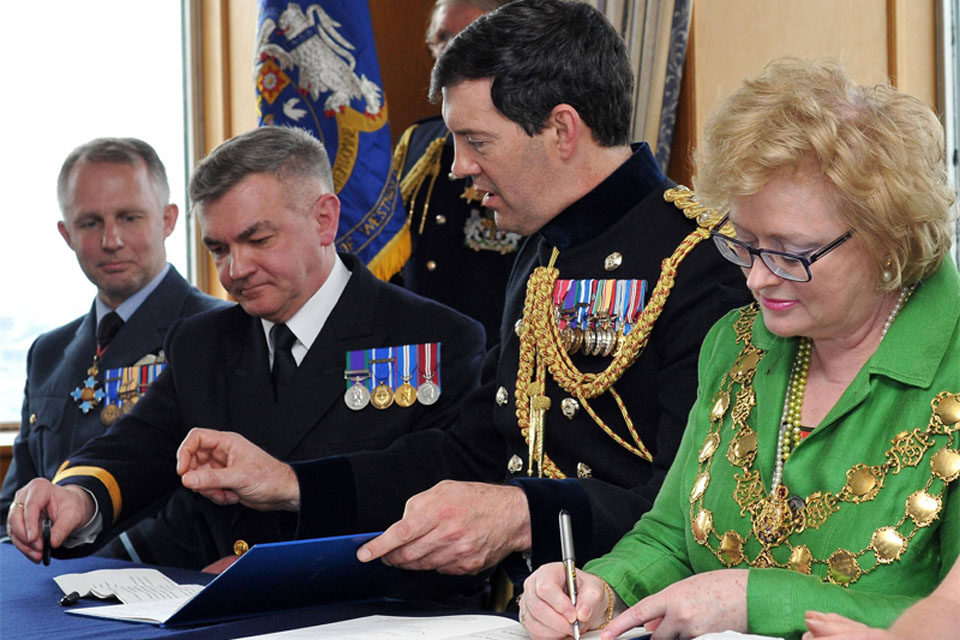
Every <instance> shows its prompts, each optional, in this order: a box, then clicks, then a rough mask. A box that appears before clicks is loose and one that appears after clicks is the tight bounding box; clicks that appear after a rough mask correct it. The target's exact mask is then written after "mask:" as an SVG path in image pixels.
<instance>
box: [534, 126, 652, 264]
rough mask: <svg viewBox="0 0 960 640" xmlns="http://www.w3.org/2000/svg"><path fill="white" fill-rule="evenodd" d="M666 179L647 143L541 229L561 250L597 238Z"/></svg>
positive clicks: (547, 238) (638, 147) (549, 240)
mask: <svg viewBox="0 0 960 640" xmlns="http://www.w3.org/2000/svg"><path fill="white" fill-rule="evenodd" d="M665 179H666V178H665V177H664V175H663V172H662V171H660V166H659V165H658V164H657V160H656V158H654V157H653V154H652V153H651V152H650V146H649V145H648V144H647V143H646V142H642V143H640V144H637V145H634V146H633V155H631V156H630V158H628V159H627V161H626V162H624V163H623V164H622V165H620V166H619V167H617V169H616V170H615V171H614V172H613V173H611V174H610V175H609V176H607V178H606V179H605V180H604V181H603V182H601V183H600V184H598V185H597V186H596V187H594V188H593V190H592V191H590V192H589V193H587V195H585V196H583V197H582V198H580V199H579V200H577V201H576V202H574V203H573V204H572V205H570V206H569V207H567V208H566V209H565V210H563V211H561V212H560V214H559V215H557V216H556V217H555V218H553V219H552V220H551V221H550V222H548V223H547V224H546V225H544V226H543V228H542V229H540V231H539V233H540V235H541V236H542V237H543V238H544V239H546V240H547V242H549V243H550V244H552V245H553V246H555V247H557V248H558V249H560V250H561V251H563V250H565V249H569V248H570V247H575V246H577V245H579V244H582V243H583V242H586V241H587V240H590V239H592V238H595V237H597V236H598V235H600V234H601V233H602V232H604V231H606V230H607V229H608V228H610V227H611V226H613V225H614V224H616V223H617V222H618V221H619V220H620V218H622V217H623V216H625V215H626V214H627V213H628V212H629V211H630V210H631V209H633V208H634V207H635V206H636V205H637V204H638V203H639V202H640V201H641V200H643V199H644V198H645V197H647V195H648V194H649V193H650V192H651V191H652V190H653V189H654V188H656V187H657V186H658V185H660V184H662V183H663V181H664V180H665Z"/></svg>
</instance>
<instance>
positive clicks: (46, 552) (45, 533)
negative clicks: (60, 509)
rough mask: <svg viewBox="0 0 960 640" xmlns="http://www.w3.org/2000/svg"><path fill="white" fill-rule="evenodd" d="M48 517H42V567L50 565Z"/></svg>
mask: <svg viewBox="0 0 960 640" xmlns="http://www.w3.org/2000/svg"><path fill="white" fill-rule="evenodd" d="M50 524H51V523H50V516H47V515H44V516H43V552H42V553H43V566H45V567H46V566H49V565H50Z"/></svg>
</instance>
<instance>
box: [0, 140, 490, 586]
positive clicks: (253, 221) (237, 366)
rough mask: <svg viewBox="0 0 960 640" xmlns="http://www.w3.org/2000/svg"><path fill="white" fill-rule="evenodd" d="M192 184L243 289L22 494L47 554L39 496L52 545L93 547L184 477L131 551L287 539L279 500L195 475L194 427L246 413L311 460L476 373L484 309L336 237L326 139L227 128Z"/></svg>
mask: <svg viewBox="0 0 960 640" xmlns="http://www.w3.org/2000/svg"><path fill="white" fill-rule="evenodd" d="M190 199H191V201H192V202H193V203H194V207H195V210H196V212H197V217H198V219H199V221H200V226H201V231H202V234H203V241H204V244H206V246H207V248H208V249H209V250H210V252H211V253H212V254H213V257H214V260H215V262H216V264H217V268H218V273H219V276H220V281H221V283H222V284H223V285H224V288H225V289H226V290H227V291H228V292H229V293H230V294H231V295H232V296H233V297H234V298H236V300H237V301H238V302H239V305H237V306H234V307H232V308H229V309H224V310H218V311H215V312H211V313H207V314H203V315H201V316H197V317H194V318H189V319H187V320H184V321H181V322H178V323H176V324H174V326H173V327H172V328H171V329H170V332H169V334H168V336H167V340H166V342H165V347H164V350H165V352H166V353H167V356H168V358H169V366H168V368H167V370H166V371H164V373H163V375H161V376H160V377H159V378H158V379H157V381H156V382H155V383H154V384H153V385H152V386H151V388H150V390H149V392H148V393H147V394H146V395H144V397H143V399H142V400H141V401H140V402H138V403H137V404H136V406H135V407H134V409H133V410H132V411H131V412H130V414H129V415H128V416H125V417H124V418H123V419H121V420H120V421H119V422H118V423H117V424H115V425H114V426H113V427H111V428H110V429H109V430H108V431H107V433H106V434H104V435H103V436H101V437H99V438H96V439H94V440H92V441H90V442H88V443H87V444H86V445H85V446H83V447H82V448H80V449H79V450H78V451H75V452H73V453H71V455H70V456H69V460H68V461H66V462H65V463H64V464H63V467H62V468H61V469H60V471H59V472H58V473H57V475H56V476H55V477H54V479H53V484H51V483H50V481H48V480H34V481H33V482H31V483H30V484H28V485H27V486H26V487H24V488H23V489H21V490H20V491H19V492H18V493H17V494H16V498H15V500H16V501H17V503H18V504H19V505H20V507H19V508H17V509H14V510H12V511H11V515H10V520H9V522H8V528H9V530H10V532H11V538H12V539H13V541H14V543H15V544H17V545H18V547H19V548H20V549H21V550H23V551H24V552H25V553H27V554H28V555H29V556H30V557H31V558H32V559H34V560H36V559H38V558H39V555H36V554H34V553H33V550H34V549H36V550H39V548H40V547H39V546H38V539H37V537H36V536H30V535H29V534H27V527H26V525H28V524H32V525H33V529H31V532H32V533H36V531H38V530H39V526H38V521H37V518H38V517H39V514H40V512H41V510H45V511H46V513H48V514H50V515H51V517H52V518H53V519H54V523H53V527H52V531H51V541H52V545H53V547H54V548H58V547H60V546H61V544H62V543H63V542H64V541H65V540H66V546H67V547H68V549H67V550H66V551H64V550H62V549H58V551H57V553H58V554H59V555H68V554H76V553H85V552H89V551H90V550H91V547H90V546H88V545H87V543H93V544H99V543H100V542H102V541H104V540H105V539H107V538H108V537H109V536H110V535H112V534H115V533H116V527H112V525H114V524H115V523H118V522H120V521H121V519H123V518H125V517H126V516H127V514H129V513H136V512H137V510H138V509H139V508H140V507H141V506H142V505H144V504H149V503H151V502H152V501H154V500H156V499H157V498H158V497H160V496H162V495H164V493H166V492H168V491H170V490H172V489H177V488H178V487H179V491H178V492H177V493H175V494H174V496H173V497H172V498H171V499H170V500H169V501H168V502H167V503H166V505H165V507H164V509H163V510H162V512H161V513H160V514H159V515H158V516H157V517H153V518H148V519H145V520H142V521H140V522H139V523H138V524H137V525H136V526H135V527H133V528H132V529H130V530H128V531H127V547H126V551H128V552H129V554H130V555H131V557H134V558H135V559H139V560H140V561H143V562H148V563H156V564H164V565H176V566H185V567H190V568H201V567H203V566H204V565H206V564H208V563H210V562H213V561H215V560H217V559H219V558H222V557H224V556H226V555H228V554H233V553H234V551H236V552H237V553H241V552H243V551H244V550H245V549H246V548H247V547H248V546H252V545H254V544H257V543H260V542H275V541H277V540H278V539H279V528H278V525H277V515H276V514H274V513H263V512H260V511H254V510H252V509H248V508H246V507H243V506H241V505H233V506H229V507H223V506H218V505H215V504H213V503H212V502H210V501H209V500H206V499H205V498H202V497H201V496H198V495H196V494H195V493H194V492H192V491H189V490H187V489H184V488H182V487H181V486H180V479H179V476H178V475H177V472H176V466H175V463H174V460H175V458H176V451H177V446H178V445H179V444H180V442H181V441H182V440H183V439H184V437H185V436H186V434H187V432H188V430H189V429H190V428H191V427H195V426H207V427H221V428H229V429H234V430H236V431H238V432H240V433H243V434H244V435H245V436H246V438H248V439H250V440H251V441H253V442H256V443H257V444H258V445H260V446H261V447H263V448H264V449H265V450H266V451H269V452H270V453H271V454H272V455H274V456H277V457H279V458H282V459H287V460H305V459H311V458H316V457H319V456H329V455H334V454H342V453H348V452H353V451H359V450H364V449H378V448H383V447H386V446H387V445H389V444H391V443H392V442H393V441H395V440H397V439H398V438H400V437H401V436H404V435H407V434H409V433H411V432H415V431H417V430H418V429H429V428H431V427H440V426H444V425H446V424H448V423H449V422H450V421H451V420H452V419H453V416H454V414H455V412H456V410H457V407H458V405H459V403H460V400H461V399H462V398H463V397H464V396H465V395H467V394H469V393H470V392H472V391H473V390H474V389H475V388H476V385H477V380H478V378H479V369H480V366H481V362H482V358H483V342H484V337H483V331H482V328H481V327H480V325H479V324H478V323H477V322H475V321H473V320H470V319H469V318H467V317H466V316H463V315H460V314H459V313H456V312H455V311H453V310H451V309H448V308H447V307H444V306H442V305H440V304H438V303H436V302H433V301H431V300H427V299H425V298H421V297H419V296H417V295H415V294H413V293H410V292H409V291H406V290H404V289H401V288H400V287H396V286H393V285H390V284H386V283H384V282H381V281H379V280H377V279H376V278H375V277H374V276H373V274H371V273H370V271H369V270H368V269H367V268H366V267H365V266H364V265H363V264H362V263H360V262H358V261H357V260H356V259H355V258H354V257H353V256H349V255H346V254H337V253H336V249H335V246H334V236H335V234H336V230H337V222H338V219H339V213H340V202H339V200H338V199H337V197H336V196H335V195H333V178H332V175H331V171H330V163H329V161H328V159H327V156H326V152H325V151H324V149H323V145H322V144H321V143H320V142H319V141H317V140H316V139H315V138H313V137H311V136H310V135H309V134H307V133H306V132H304V131H301V130H299V129H285V128H279V127H261V128H259V129H254V130H253V131H248V132H246V133H244V134H241V135H239V136H237V137H235V138H233V139H232V140H229V141H227V142H225V143H223V144H222V145H220V146H219V147H217V148H216V149H215V150H214V151H213V152H212V153H211V154H210V155H209V156H208V157H207V158H206V159H205V160H204V161H202V162H201V163H200V164H199V165H198V166H197V168H196V170H195V171H194V174H193V176H192V178H191V182H190ZM68 535H69V536H70V538H69V539H67V538H68ZM116 547H117V545H116V544H111V545H110V548H111V549H113V550H117V549H116Z"/></svg>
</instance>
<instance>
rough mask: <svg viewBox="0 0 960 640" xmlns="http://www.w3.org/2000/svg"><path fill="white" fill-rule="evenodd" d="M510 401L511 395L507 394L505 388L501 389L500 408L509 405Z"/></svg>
mask: <svg viewBox="0 0 960 640" xmlns="http://www.w3.org/2000/svg"><path fill="white" fill-rule="evenodd" d="M509 399H510V395H509V394H508V393H507V390H506V388H505V387H500V388H499V389H497V404H498V405H500V406H501V407H502V406H503V405H505V404H507V400H509Z"/></svg>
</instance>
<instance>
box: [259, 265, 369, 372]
mask: <svg viewBox="0 0 960 640" xmlns="http://www.w3.org/2000/svg"><path fill="white" fill-rule="evenodd" d="M349 280H350V270H349V269H347V266H346V265H345V264H343V261H342V260H341V259H340V256H336V260H335V261H334V263H333V269H331V270H330V275H329V276H327V279H326V280H325V281H324V283H323V284H322V285H320V288H319V289H317V291H316V293H314V294H313V295H312V296H310V299H309V300H307V301H306V302H305V303H304V304H303V306H302V307H300V309H299V310H298V311H297V312H296V313H295V314H293V316H292V317H291V318H290V319H289V320H287V322H286V325H287V328H289V329H290V331H292V332H293V335H295V336H296V337H297V341H296V342H295V343H294V345H293V347H292V348H291V351H292V352H293V359H294V360H296V362H297V364H298V365H299V364H300V363H301V362H302V361H303V359H304V358H305V357H306V355H307V351H309V350H310V347H312V346H313V342H314V340H316V339H317V336H318V335H320V331H321V329H323V325H324V324H325V323H326V321H327V318H329V317H330V313H331V312H332V311H333V308H334V307H335V306H336V304H337V301H338V300H339V299H340V295H341V294H342V293H343V290H344V289H345V288H346V286H347V281H349ZM260 323H261V324H262V326H263V334H264V337H265V338H266V340H267V349H268V350H269V352H270V366H271V367H272V366H273V344H272V343H271V342H270V329H272V328H273V325H274V324H275V323H273V322H270V321H269V320H267V319H265V318H260Z"/></svg>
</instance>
